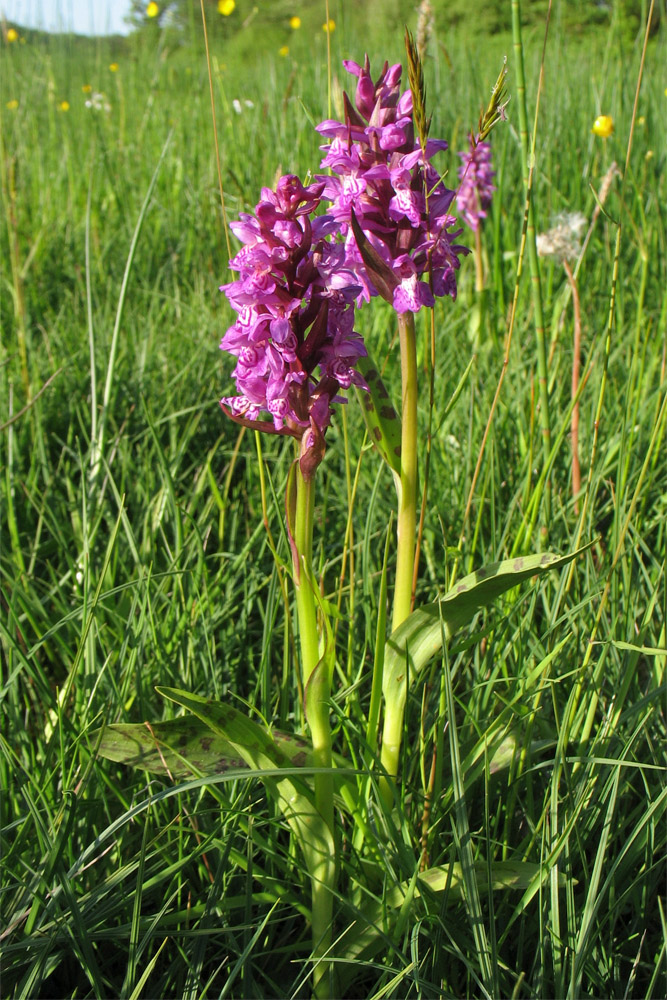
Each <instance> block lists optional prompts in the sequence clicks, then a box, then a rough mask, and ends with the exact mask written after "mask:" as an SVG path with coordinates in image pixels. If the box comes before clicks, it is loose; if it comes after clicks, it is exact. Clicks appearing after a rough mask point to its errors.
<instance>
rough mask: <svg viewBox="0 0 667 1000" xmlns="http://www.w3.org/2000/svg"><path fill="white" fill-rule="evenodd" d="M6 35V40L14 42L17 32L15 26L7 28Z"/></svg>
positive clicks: (17, 35)
mask: <svg viewBox="0 0 667 1000" xmlns="http://www.w3.org/2000/svg"><path fill="white" fill-rule="evenodd" d="M6 37H7V41H8V42H16V41H17V40H18V37H19V33H18V31H17V30H16V28H7V36H6Z"/></svg>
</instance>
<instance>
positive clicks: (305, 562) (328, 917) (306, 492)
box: [294, 462, 336, 1000]
mask: <svg viewBox="0 0 667 1000" xmlns="http://www.w3.org/2000/svg"><path fill="white" fill-rule="evenodd" d="M313 503H314V489H313V477H312V476H309V477H308V478H306V477H305V476H304V475H303V473H302V471H301V468H300V466H299V463H298V462H297V464H296V509H295V513H294V545H295V552H294V562H295V566H294V581H295V587H296V607H297V618H298V625H299V644H300V648H301V670H302V679H303V690H304V693H305V701H306V715H307V718H308V725H309V726H310V733H311V738H312V742H313V763H314V765H315V766H316V767H321V768H322V771H320V772H318V773H316V774H315V775H314V779H313V780H314V787H315V805H316V808H317V811H318V812H319V814H320V817H321V819H322V821H323V822H324V823H325V825H326V826H327V827H328V829H329V831H330V833H331V837H332V838H333V837H334V806H333V798H334V781H333V760H332V753H331V727H330V723H329V698H330V693H331V676H330V670H329V667H328V664H327V657H326V656H322V655H321V654H320V643H319V635H318V629H317V604H316V600H315V592H314V582H313V577H312V554H313ZM304 855H305V857H306V862H307V865H308V874H309V876H310V883H311V893H312V932H313V960H314V962H315V963H316V964H315V967H314V969H313V996H314V997H316V998H318V1000H322V998H325V997H331V996H334V995H335V984H334V982H333V970H334V966H333V964H332V963H331V962H329V961H327V959H326V958H325V957H324V956H326V955H329V953H330V950H331V944H332V940H333V902H334V892H335V888H336V859H335V857H332V856H330V854H328V853H327V854H323V853H322V852H321V851H317V850H315V849H313V846H312V845H305V849H304Z"/></svg>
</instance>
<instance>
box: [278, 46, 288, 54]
mask: <svg viewBox="0 0 667 1000" xmlns="http://www.w3.org/2000/svg"><path fill="white" fill-rule="evenodd" d="M288 54H289V45H281V46H280V48H279V49H278V55H279V56H286V55H288Z"/></svg>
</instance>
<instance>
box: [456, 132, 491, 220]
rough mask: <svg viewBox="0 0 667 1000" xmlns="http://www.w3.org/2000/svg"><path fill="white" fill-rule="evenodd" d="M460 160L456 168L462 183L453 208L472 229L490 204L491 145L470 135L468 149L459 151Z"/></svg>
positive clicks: (483, 216)
mask: <svg viewBox="0 0 667 1000" xmlns="http://www.w3.org/2000/svg"><path fill="white" fill-rule="evenodd" d="M459 156H460V157H461V160H462V161H463V162H462V164H461V166H460V167H459V180H460V182H461V184H460V187H459V190H458V192H457V194H456V208H457V210H458V212H459V215H460V216H461V218H462V219H463V220H464V222H465V223H466V225H468V226H469V227H470V228H471V229H472V230H473V232H475V231H477V229H479V225H480V221H481V220H482V219H485V218H486V215H487V210H488V209H489V207H490V206H491V199H492V197H493V192H494V191H495V190H496V189H495V187H494V184H493V178H494V176H495V171H493V170H492V169H491V145H490V144H489V143H488V142H478V141H477V140H476V139H475V138H474V137H473V136H472V135H471V136H470V148H469V149H468V150H467V151H466V152H464V153H459Z"/></svg>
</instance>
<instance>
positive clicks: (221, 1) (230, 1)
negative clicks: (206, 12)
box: [218, 0, 236, 17]
mask: <svg viewBox="0 0 667 1000" xmlns="http://www.w3.org/2000/svg"><path fill="white" fill-rule="evenodd" d="M235 7H236V4H235V3H234V0H218V14H222V16H223V17H229V15H230V14H231V12H232V11H233V10H234V8H235Z"/></svg>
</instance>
